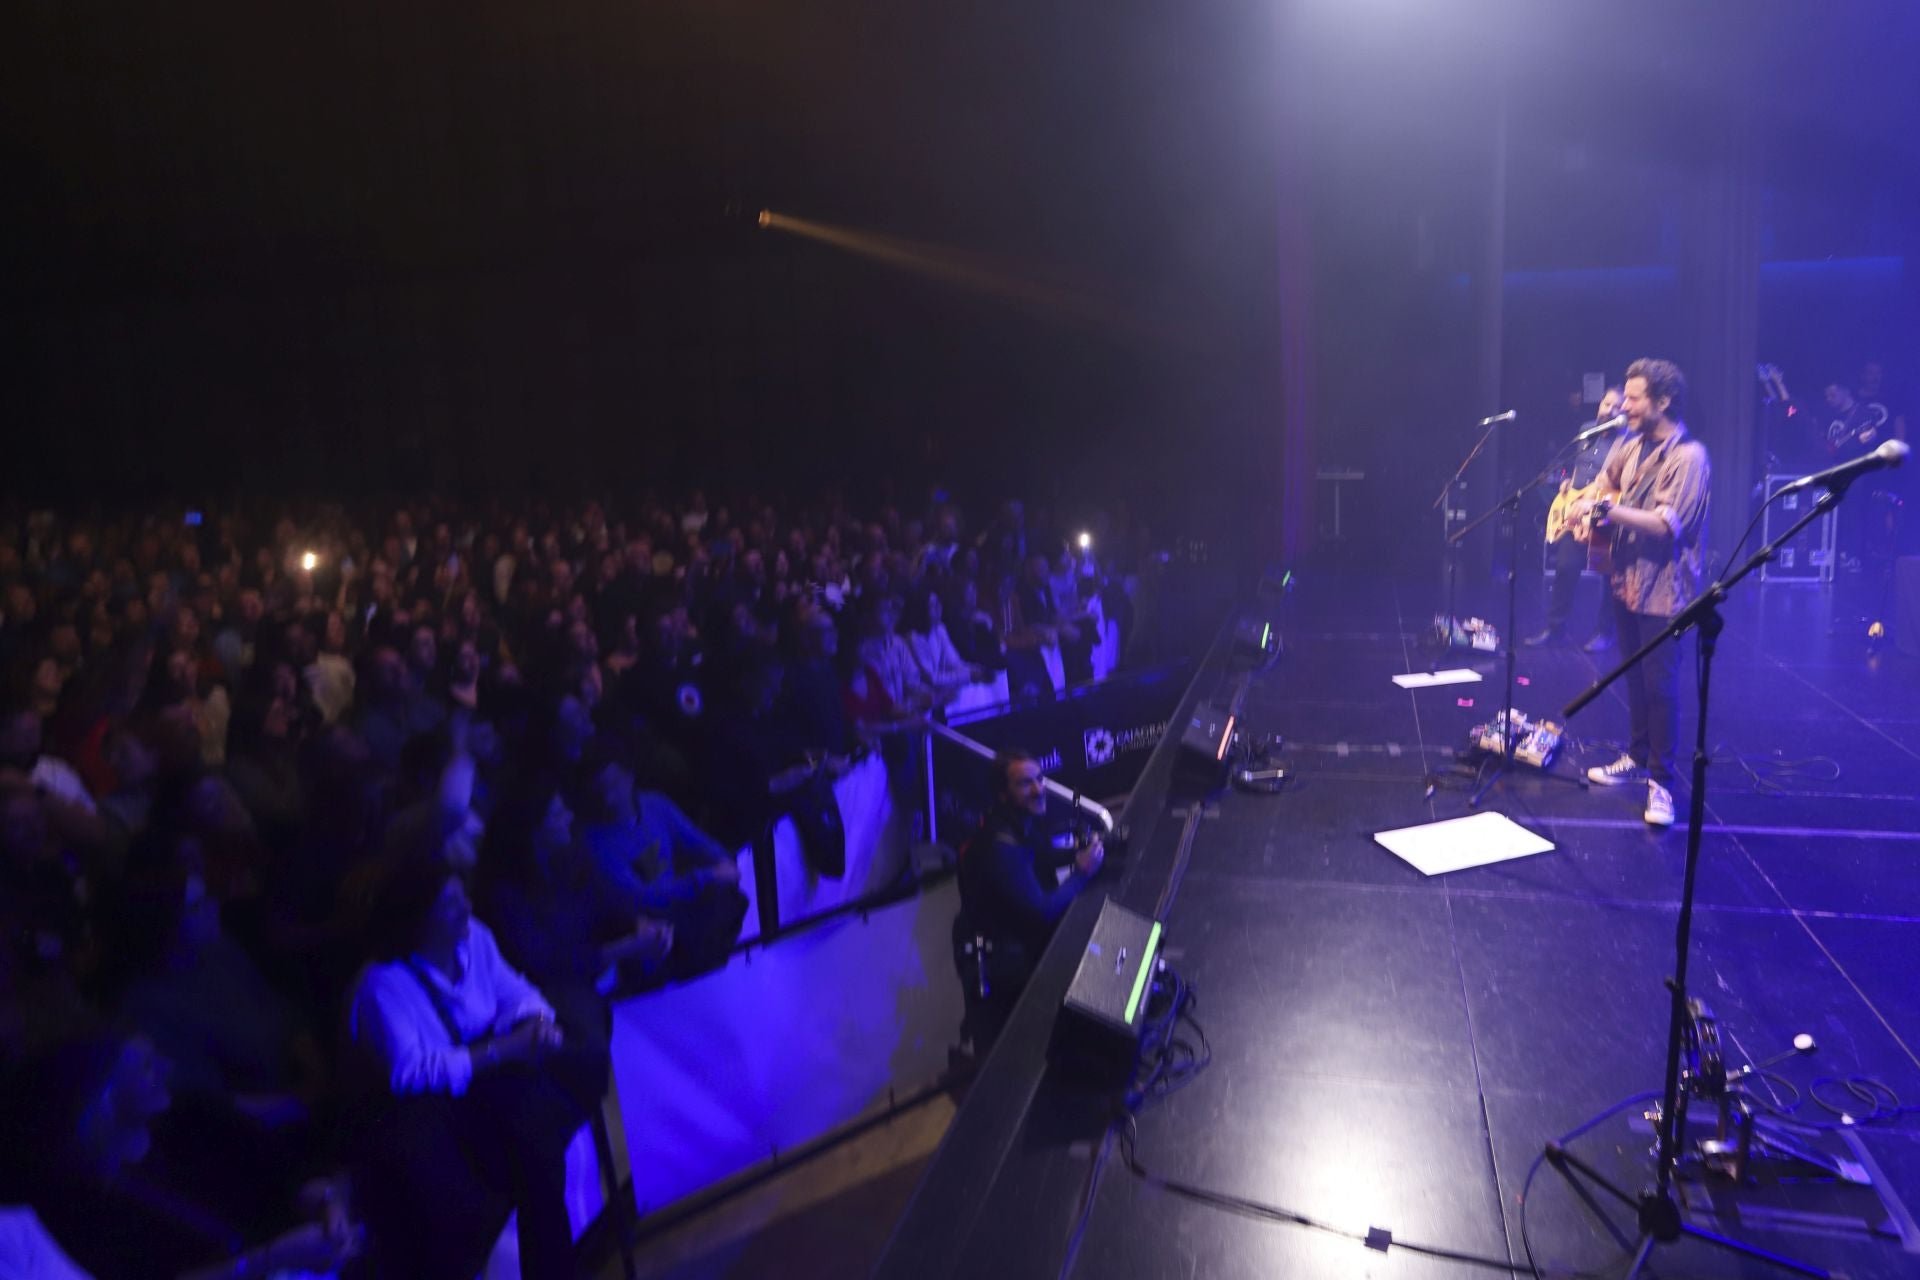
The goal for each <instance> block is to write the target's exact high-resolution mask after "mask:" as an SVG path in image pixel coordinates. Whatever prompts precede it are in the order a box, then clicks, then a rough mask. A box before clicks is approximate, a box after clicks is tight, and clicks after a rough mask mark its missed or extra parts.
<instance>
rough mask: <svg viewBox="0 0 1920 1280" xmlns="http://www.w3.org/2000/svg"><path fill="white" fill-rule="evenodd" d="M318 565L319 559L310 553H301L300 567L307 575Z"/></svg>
mask: <svg viewBox="0 0 1920 1280" xmlns="http://www.w3.org/2000/svg"><path fill="white" fill-rule="evenodd" d="M319 563H320V557H319V556H317V555H315V554H314V553H313V552H311V551H307V552H303V553H302V554H301V556H300V567H301V568H302V569H305V570H306V571H307V572H308V573H312V572H313V571H314V568H315V566H317V565H318V564H319Z"/></svg>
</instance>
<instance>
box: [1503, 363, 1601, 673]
mask: <svg viewBox="0 0 1920 1280" xmlns="http://www.w3.org/2000/svg"><path fill="white" fill-rule="evenodd" d="M1620 396H1621V392H1620V388H1619V387H1608V388H1607V393H1606V394H1605V395H1603V396H1601V397H1600V408H1599V410H1598V411H1597V412H1596V413H1595V414H1594V416H1593V420H1594V421H1595V422H1605V421H1606V420H1607V419H1608V418H1611V417H1613V415H1614V414H1616V413H1619V412H1620ZM1611 443H1612V437H1611V436H1606V435H1598V436H1595V437H1594V438H1593V439H1591V440H1588V441H1586V442H1584V443H1583V444H1581V446H1580V452H1579V453H1577V454H1575V455H1574V458H1573V470H1572V472H1571V474H1569V475H1568V477H1567V484H1568V485H1569V486H1570V487H1572V488H1575V489H1583V488H1585V487H1586V486H1587V485H1590V484H1592V483H1593V478H1594V477H1595V476H1597V475H1599V474H1600V464H1601V463H1603V462H1605V461H1606V458H1607V449H1608V447H1609V446H1610V445H1611ZM1551 545H1552V548H1553V584H1552V586H1551V587H1550V588H1549V589H1548V591H1547V629H1546V630H1545V631H1542V632H1541V633H1540V634H1539V635H1536V636H1528V637H1527V639H1526V641H1525V643H1526V644H1527V645H1528V646H1529V647H1530V648H1538V647H1539V646H1541V645H1546V644H1558V643H1560V642H1561V641H1563V640H1565V639H1566V638H1567V619H1568V618H1570V617H1572V616H1573V594H1574V592H1575V591H1577V590H1578V589H1579V586H1580V574H1581V572H1582V571H1583V570H1585V569H1586V567H1587V544H1586V543H1584V542H1580V541H1578V540H1577V539H1576V538H1575V537H1574V536H1573V532H1572V530H1571V529H1569V530H1568V531H1567V532H1565V533H1563V534H1561V535H1560V536H1559V537H1558V538H1556V539H1554V540H1553V543H1552V544H1551ZM1612 647H1613V599H1612V593H1611V592H1610V591H1608V589H1607V588H1606V587H1604V586H1602V587H1601V588H1600V612H1599V617H1598V618H1597V619H1596V621H1595V622H1594V624H1593V636H1592V638H1591V639H1589V640H1588V641H1587V644H1586V649H1587V652H1588V653H1605V652H1606V651H1607V650H1608V649H1611V648H1612Z"/></svg>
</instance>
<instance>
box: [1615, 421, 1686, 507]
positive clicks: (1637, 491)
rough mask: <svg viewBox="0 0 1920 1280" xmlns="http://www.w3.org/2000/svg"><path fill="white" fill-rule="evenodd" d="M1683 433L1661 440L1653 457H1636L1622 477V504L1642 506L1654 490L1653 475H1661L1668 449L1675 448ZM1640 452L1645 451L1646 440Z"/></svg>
mask: <svg viewBox="0 0 1920 1280" xmlns="http://www.w3.org/2000/svg"><path fill="white" fill-rule="evenodd" d="M1683 434H1684V432H1683V431H1676V432H1674V433H1673V434H1672V435H1670V436H1668V437H1667V438H1666V439H1665V440H1663V441H1661V442H1660V447H1659V448H1657V449H1655V450H1654V451H1653V456H1652V457H1644V456H1642V457H1636V458H1635V459H1634V461H1633V465H1632V467H1631V468H1630V469H1629V470H1628V472H1627V474H1626V475H1624V476H1623V477H1621V479H1622V480H1623V481H1624V483H1622V484H1621V486H1620V487H1621V489H1622V490H1624V493H1623V494H1622V497H1621V503H1622V505H1624V506H1629V507H1634V508H1636V509H1639V508H1640V504H1641V503H1642V502H1644V501H1645V500H1646V498H1647V495H1648V494H1650V493H1652V492H1653V477H1656V476H1658V475H1659V473H1660V463H1661V462H1662V461H1663V460H1664V459H1665V458H1666V456H1667V451H1668V450H1669V449H1672V448H1673V446H1674V444H1675V442H1677V441H1678V440H1679V439H1680V437H1681V436H1682V435H1683ZM1640 452H1641V453H1642V454H1644V453H1645V443H1644V442H1642V445H1641V450H1640Z"/></svg>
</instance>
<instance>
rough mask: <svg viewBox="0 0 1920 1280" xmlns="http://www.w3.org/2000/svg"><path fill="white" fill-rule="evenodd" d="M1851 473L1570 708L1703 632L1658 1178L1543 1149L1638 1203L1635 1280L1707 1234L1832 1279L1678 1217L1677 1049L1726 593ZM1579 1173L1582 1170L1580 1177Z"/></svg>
mask: <svg viewBox="0 0 1920 1280" xmlns="http://www.w3.org/2000/svg"><path fill="white" fill-rule="evenodd" d="M1852 479H1853V477H1851V476H1849V477H1846V478H1844V479H1840V480H1835V481H1829V482H1828V483H1827V486H1826V492H1825V493H1822V494H1821V495H1820V496H1819V497H1818V498H1817V499H1815V500H1814V501H1813V502H1812V503H1811V504H1810V505H1809V507H1808V509H1807V511H1806V513H1805V514H1804V515H1802V516H1801V517H1800V518H1799V519H1798V520H1795V521H1794V522H1793V524H1791V525H1790V526H1788V528H1787V530H1786V532H1784V533H1782V534H1781V535H1780V536H1779V537H1777V538H1775V539H1774V540H1773V541H1772V542H1769V543H1767V544H1766V545H1765V546H1763V547H1761V548H1760V549H1759V550H1758V551H1756V552H1754V553H1753V555H1752V556H1751V557H1750V558H1749V559H1748V560H1747V561H1746V563H1744V564H1742V565H1741V566H1740V567H1739V568H1738V569H1737V570H1735V571H1733V572H1732V573H1730V574H1728V575H1727V576H1726V577H1724V578H1721V579H1720V580H1719V581H1718V582H1716V583H1714V584H1713V585H1712V586H1710V587H1708V588H1707V589H1706V590H1705V591H1704V592H1702V593H1701V595H1700V598H1699V599H1698V600H1695V601H1694V602H1693V603H1692V604H1690V605H1688V606H1687V607H1686V608H1684V609H1682V610H1681V611H1680V612H1679V613H1676V614H1675V615H1674V616H1673V618H1672V619H1671V620H1670V621H1669V622H1668V623H1667V625H1666V627H1665V628H1664V629H1662V631H1661V632H1660V634H1659V635H1657V636H1655V637H1654V638H1653V639H1651V640H1649V641H1647V643H1645V644H1643V645H1641V646H1640V648H1639V649H1638V650H1637V651H1635V652H1634V653H1633V654H1631V655H1629V656H1628V657H1627V658H1625V659H1624V660H1623V661H1622V662H1621V663H1620V665H1619V666H1617V667H1615V668H1614V669H1613V670H1612V671H1609V672H1608V673H1607V674H1606V675H1604V676H1601V677H1600V679H1599V680H1598V681H1596V682H1595V683H1594V684H1593V686H1592V687H1591V688H1589V689H1588V690H1587V691H1586V692H1585V693H1582V694H1581V695H1580V696H1579V697H1577V698H1575V699H1574V700H1573V701H1572V702H1569V703H1568V704H1567V707H1566V711H1565V715H1566V716H1567V718H1568V719H1572V718H1573V717H1574V716H1575V715H1577V714H1579V712H1580V710H1581V709H1582V708H1584V707H1585V706H1586V705H1587V704H1588V703H1590V702H1592V701H1593V700H1594V699H1595V698H1597V697H1599V696H1600V694H1601V692H1602V691H1603V690H1605V689H1606V688H1607V687H1608V686H1609V685H1611V684H1612V683H1613V682H1614V681H1616V680H1618V679H1619V678H1620V677H1621V676H1622V675H1624V674H1625V673H1626V672H1627V671H1629V670H1631V669H1632V668H1633V667H1635V666H1637V665H1639V663H1640V662H1641V661H1643V660H1644V659H1645V658H1646V656H1647V655H1648V654H1650V653H1652V652H1653V651H1654V650H1655V649H1656V648H1658V647H1659V646H1660V645H1662V644H1664V643H1666V642H1667V641H1668V640H1672V641H1673V642H1674V643H1675V644H1678V643H1679V642H1680V637H1681V636H1682V635H1684V634H1686V632H1688V631H1690V630H1698V631H1699V633H1700V666H1699V673H1700V679H1699V701H1700V720H1699V725H1698V727H1697V729H1696V730H1695V733H1694V745H1693V777H1692V787H1693V794H1692V795H1690V796H1689V797H1688V802H1687V861H1686V872H1685V875H1684V877H1683V879H1682V881H1681V889H1680V922H1679V925H1678V926H1677V927H1676V929H1675V931H1674V939H1673V949H1674V965H1673V977H1671V978H1669V979H1668V980H1667V990H1668V992H1669V995H1670V1000H1671V1008H1670V1010H1669V1013H1668V1020H1667V1063H1666V1080H1665V1085H1664V1088H1663V1090H1662V1093H1661V1102H1660V1131H1659V1140H1658V1145H1657V1146H1656V1147H1655V1149H1654V1160H1655V1162H1656V1168H1655V1171H1654V1179H1655V1181H1654V1185H1653V1186H1651V1187H1648V1188H1647V1189H1645V1190H1644V1191H1642V1192H1641V1193H1640V1194H1639V1196H1638V1197H1635V1196H1631V1195H1628V1194H1627V1193H1626V1192H1625V1191H1624V1190H1622V1189H1621V1188H1619V1187H1617V1186H1615V1185H1614V1184H1613V1183H1612V1182H1610V1181H1608V1180H1607V1179H1606V1178H1605V1177H1604V1176H1602V1175H1601V1174H1600V1172H1599V1171H1598V1170H1596V1169H1594V1167H1593V1166H1592V1165H1590V1164H1587V1163H1586V1162H1585V1161H1583V1160H1581V1159H1580V1158H1579V1157H1577V1156H1575V1155H1574V1154H1573V1153H1572V1152H1570V1151H1568V1150H1567V1149H1566V1148H1565V1147H1562V1146H1560V1145H1559V1144H1558V1143H1549V1144H1548V1146H1547V1149H1546V1158H1547V1160H1548V1161H1549V1162H1550V1163H1551V1164H1552V1165H1553V1166H1554V1168H1555V1169H1557V1170H1558V1171H1559V1172H1560V1174H1561V1176H1562V1177H1565V1178H1566V1179H1567V1180H1568V1181H1570V1182H1573V1183H1574V1185H1575V1188H1576V1189H1577V1190H1579V1191H1580V1196H1581V1199H1583V1200H1585V1201H1586V1202H1587V1203H1588V1204H1589V1205H1592V1204H1593V1203H1594V1201H1593V1199H1592V1197H1591V1196H1590V1195H1588V1194H1587V1192H1586V1191H1585V1190H1584V1189H1583V1188H1581V1187H1580V1184H1579V1179H1581V1178H1584V1179H1585V1180H1586V1181H1587V1182H1590V1183H1592V1184H1593V1185H1595V1186H1596V1187H1598V1188H1600V1189H1601V1190H1603V1191H1605V1192H1607V1193H1608V1194H1609V1195H1611V1196H1612V1197H1613V1198H1614V1199H1616V1200H1618V1201H1620V1202H1621V1203H1622V1204H1626V1205H1631V1206H1633V1207H1634V1209H1635V1212H1636V1215H1637V1218H1638V1223H1639V1228H1640V1240H1639V1244H1638V1246H1637V1248H1636V1249H1635V1251H1634V1255H1633V1262H1632V1265H1630V1266H1629V1267H1628V1268H1627V1271H1626V1277H1627V1280H1634V1278H1635V1277H1637V1276H1639V1275H1640V1274H1641V1272H1642V1271H1644V1270H1645V1269H1646V1266H1647V1263H1648V1260H1649V1259H1650V1258H1651V1256H1652V1254H1653V1250H1654V1248H1655V1246H1657V1245H1662V1244H1671V1243H1673V1242H1674V1241H1676V1240H1679V1239H1682V1238H1685V1237H1690V1238H1692V1239H1695V1240H1702V1241H1705V1242H1706V1243H1708V1244H1711V1245H1714V1246H1716V1247H1718V1248H1721V1249H1725V1250H1727V1251H1728V1252H1730V1253H1736V1254H1740V1255H1741V1256H1743V1257H1748V1258H1754V1259H1757V1260H1759V1261H1761V1262H1765V1263H1769V1264H1771V1265H1772V1266H1776V1267H1779V1268H1781V1269H1783V1270H1786V1271H1791V1272H1793V1273H1795V1274H1797V1275H1803V1276H1814V1277H1818V1278H1820V1280H1829V1278H1830V1277H1831V1276H1832V1275H1833V1273H1832V1272H1830V1271H1827V1270H1825V1269H1824V1268H1821V1267H1816V1266H1813V1265H1812V1264H1810V1263H1805V1262H1800V1261H1798V1260H1796V1259H1793V1258H1789V1257H1787V1256H1785V1255H1783V1254H1778V1253H1774V1252H1773V1251H1772V1250H1770V1249H1763V1248H1761V1247H1760V1246H1759V1245H1755V1244H1748V1243H1746V1242H1745V1241H1743V1240H1736V1239H1733V1238H1732V1237H1730V1236H1723V1235H1721V1234H1719V1233H1718V1232H1714V1231H1709V1230H1706V1229H1705V1228H1703V1227H1696V1226H1693V1225H1692V1224H1691V1223H1688V1222H1686V1221H1685V1220H1683V1219H1682V1217H1681V1216H1680V1205H1679V1202H1678V1201H1677V1200H1676V1199H1675V1197H1674V1191H1673V1181H1674V1177H1673V1175H1674V1171H1675V1169H1676V1167H1677V1166H1678V1164H1679V1160H1680V1144H1681V1142H1682V1139H1683V1136H1684V1135H1682V1134H1681V1133H1680V1132H1679V1122H1678V1118H1679V1116H1680V1114H1681V1110H1682V1109H1681V1105H1680V1056H1681V1049H1682V1042H1683V1040H1684V1039H1685V1036H1686V1029H1687V1025H1688V1020H1689V1018H1688V999H1687V956H1688V951H1689V949H1690V945H1691V942H1692V934H1693V893H1694V882H1695V875H1696V872H1697V871H1698V868H1699V865H1700V839H1701V835H1702V833H1703V831H1704V830H1705V826H1706V816H1707V758H1708V756H1707V697H1708V692H1709V690H1710V688H1711V686H1712V680H1713V654H1714V649H1715V647H1716V645H1717V643H1718V641H1719V638H1720V632H1721V630H1722V628H1723V627H1724V626H1725V620H1724V619H1722V618H1721V616H1720V606H1721V604H1722V603H1724V602H1725V601H1726V598H1727V593H1728V592H1729V591H1731V590H1732V589H1733V587H1734V586H1735V585H1736V584H1737V583H1739V582H1740V580H1741V579H1743V578H1745V577H1746V576H1747V575H1748V574H1750V573H1752V572H1753V571H1754V570H1755V569H1758V568H1759V567H1760V566H1761V565H1763V564H1765V563H1767V562H1768V561H1769V560H1772V559H1773V557H1774V556H1775V554H1776V553H1778V551H1779V550H1780V547H1781V545H1782V544H1784V543H1785V542H1786V541H1787V540H1788V539H1790V538H1792V537H1793V536H1794V535H1795V534H1797V533H1799V532H1800V531H1801V530H1802V529H1804V528H1806V527H1807V526H1808V525H1809V524H1812V523H1813V522H1814V521H1815V520H1817V519H1819V518H1820V517H1821V516H1823V515H1825V514H1826V513H1827V512H1828V511H1830V510H1832V509H1833V508H1834V507H1835V506H1838V505H1839V502H1840V499H1841V498H1842V497H1843V496H1844V495H1845V494H1846V491H1847V485H1848V484H1849V483H1851V481H1852ZM1576 1175H1577V1177H1576Z"/></svg>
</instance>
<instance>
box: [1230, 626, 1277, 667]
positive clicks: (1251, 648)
mask: <svg viewBox="0 0 1920 1280" xmlns="http://www.w3.org/2000/svg"><path fill="white" fill-rule="evenodd" d="M1233 654H1234V656H1235V657H1236V658H1250V659H1252V660H1253V661H1254V662H1255V663H1263V662H1267V661H1269V660H1270V659H1273V658H1276V657H1278V656H1279V655H1280V632H1279V631H1278V630H1276V629H1275V628H1274V625H1273V624H1272V623H1271V622H1269V621H1267V620H1266V619H1265V618H1242V619H1240V621H1239V622H1237V623H1235V624H1234V628H1233Z"/></svg>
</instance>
